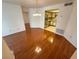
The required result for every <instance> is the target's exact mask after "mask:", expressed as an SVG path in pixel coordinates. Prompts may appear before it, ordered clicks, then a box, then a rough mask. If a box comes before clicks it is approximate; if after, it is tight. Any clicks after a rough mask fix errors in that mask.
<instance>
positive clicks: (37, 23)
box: [29, 8, 44, 28]
mask: <svg viewBox="0 0 79 59" xmlns="http://www.w3.org/2000/svg"><path fill="white" fill-rule="evenodd" d="M35 12H36V10H35V9H34V8H30V9H29V19H30V26H31V27H32V28H43V27H44V19H43V18H44V17H43V15H44V13H43V10H42V9H41V8H39V13H41V16H33V14H34V13H35Z"/></svg>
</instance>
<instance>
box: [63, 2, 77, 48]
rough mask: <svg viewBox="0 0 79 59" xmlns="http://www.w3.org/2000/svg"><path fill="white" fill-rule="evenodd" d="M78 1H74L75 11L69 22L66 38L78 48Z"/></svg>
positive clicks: (73, 10)
mask: <svg viewBox="0 0 79 59" xmlns="http://www.w3.org/2000/svg"><path fill="white" fill-rule="evenodd" d="M76 4H77V3H76V1H74V4H73V9H72V13H71V16H70V18H69V21H68V22H67V27H66V30H65V33H64V36H65V37H66V38H67V39H68V41H70V42H71V43H72V44H73V45H74V46H75V47H77V46H76V45H77V6H76Z"/></svg>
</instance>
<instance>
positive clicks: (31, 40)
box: [3, 28, 76, 59]
mask: <svg viewBox="0 0 79 59" xmlns="http://www.w3.org/2000/svg"><path fill="white" fill-rule="evenodd" d="M3 39H4V40H5V41H6V42H7V44H8V46H9V48H10V49H11V50H13V51H14V55H15V59H70V57H71V56H72V54H73V53H74V51H75V50H76V48H75V47H74V46H73V45H72V44H71V43H69V42H68V41H67V40H66V39H65V38H64V37H63V36H60V35H58V34H55V33H52V32H49V31H46V30H43V29H40V28H28V29H27V28H26V31H23V32H19V33H16V34H12V35H9V36H5V37H3Z"/></svg>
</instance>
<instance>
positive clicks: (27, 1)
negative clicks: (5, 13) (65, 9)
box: [2, 0, 71, 8]
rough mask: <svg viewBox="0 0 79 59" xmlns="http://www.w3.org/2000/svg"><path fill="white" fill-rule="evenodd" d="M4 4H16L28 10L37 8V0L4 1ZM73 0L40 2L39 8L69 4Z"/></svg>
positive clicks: (39, 0)
mask: <svg viewBox="0 0 79 59" xmlns="http://www.w3.org/2000/svg"><path fill="white" fill-rule="evenodd" d="M2 1H3V2H9V3H14V4H20V5H21V6H23V7H26V8H32V7H35V6H36V4H35V3H36V0H2ZM68 1H71V0H38V7H44V6H48V5H52V4H59V3H64V2H68Z"/></svg>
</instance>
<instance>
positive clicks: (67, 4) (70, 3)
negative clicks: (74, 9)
mask: <svg viewBox="0 0 79 59" xmlns="http://www.w3.org/2000/svg"><path fill="white" fill-rule="evenodd" d="M72 4H73V2H69V3H65V4H64V6H70V5H72Z"/></svg>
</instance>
